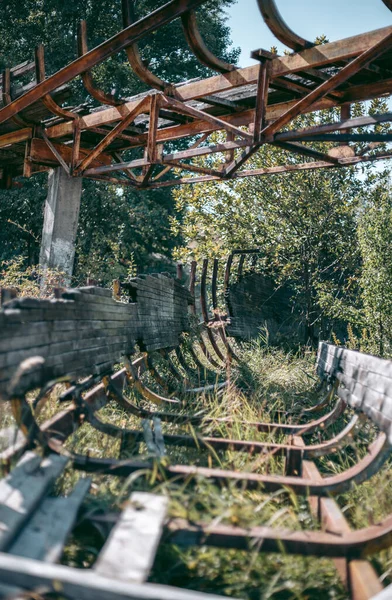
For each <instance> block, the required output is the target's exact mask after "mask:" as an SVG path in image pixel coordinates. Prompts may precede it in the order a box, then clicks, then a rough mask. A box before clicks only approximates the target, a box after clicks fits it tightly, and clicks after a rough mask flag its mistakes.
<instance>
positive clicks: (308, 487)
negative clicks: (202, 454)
mask: <svg viewBox="0 0 392 600" xmlns="http://www.w3.org/2000/svg"><path fill="white" fill-rule="evenodd" d="M390 454H391V446H390V444H389V443H388V442H387V440H386V435H385V434H384V433H381V434H380V435H379V436H378V438H377V439H376V440H375V441H374V442H373V444H372V445H371V446H370V448H369V452H368V453H367V454H366V456H365V457H364V458H362V459H361V460H360V461H359V462H358V463H357V464H356V465H355V466H353V467H350V468H349V469H347V470H345V471H343V472H342V473H339V474H338V475H332V476H328V477H324V478H322V479H321V480H320V481H314V480H313V479H309V478H304V477H292V476H273V475H258V474H255V473H240V472H238V471H226V470H223V469H213V468H207V467H193V466H187V465H172V466H169V467H163V465H161V470H162V473H163V474H164V476H165V477H166V478H168V479H171V478H175V479H176V480H187V481H189V479H191V478H192V477H196V478H197V477H205V478H207V479H209V480H210V481H212V482H214V483H216V484H225V483H232V484H234V485H238V486H239V487H242V488H246V489H260V488H262V489H263V490H264V491H266V492H274V491H277V490H279V489H281V488H282V487H288V488H290V489H292V490H293V492H294V493H296V494H299V495H308V494H310V495H312V496H319V497H325V496H329V495H335V494H341V493H344V492H346V491H348V490H349V489H351V488H352V486H353V485H358V484H360V483H363V482H365V481H368V480H369V479H370V478H371V477H372V476H373V475H374V474H375V473H377V471H378V470H379V469H380V468H381V467H382V466H383V464H384V463H385V462H386V461H387V460H388V458H389V457H390ZM72 461H73V465H74V467H75V468H76V469H81V470H83V471H86V472H99V473H102V474H104V473H110V474H111V475H117V476H128V475H130V474H131V473H134V472H135V471H138V470H140V469H147V470H148V469H150V468H151V466H152V465H151V463H149V462H144V461H133V460H123V461H119V460H113V459H106V458H102V459H100V458H92V457H89V456H82V455H79V454H73V455H72Z"/></svg>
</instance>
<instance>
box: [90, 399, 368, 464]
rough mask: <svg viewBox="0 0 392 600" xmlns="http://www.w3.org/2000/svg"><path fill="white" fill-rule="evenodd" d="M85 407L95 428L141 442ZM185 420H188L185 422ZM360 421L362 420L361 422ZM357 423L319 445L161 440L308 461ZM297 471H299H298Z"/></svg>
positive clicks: (337, 445) (338, 444)
mask: <svg viewBox="0 0 392 600" xmlns="http://www.w3.org/2000/svg"><path fill="white" fill-rule="evenodd" d="M84 410H86V413H87V414H86V419H87V420H88V422H89V423H90V425H92V426H93V427H94V428H95V429H97V430H98V431H101V432H102V433H105V434H106V435H109V436H112V437H116V438H124V437H132V438H133V439H134V440H135V441H142V439H143V433H142V432H141V431H140V430H131V429H123V428H121V427H118V426H116V425H112V424H111V423H104V422H102V421H101V420H100V419H99V418H98V417H96V415H95V414H94V411H92V410H91V408H89V407H86V406H85V407H84ZM154 416H156V415H154ZM187 423H189V421H188V422H187ZM362 424H363V422H362ZM359 425H361V422H360V417H359V416H358V415H354V416H353V417H352V418H351V420H350V422H349V423H348V424H347V425H346V427H345V428H344V429H343V430H342V431H341V432H340V433H338V434H337V435H336V436H334V437H333V438H330V439H328V440H327V441H325V442H322V443H320V444H313V445H309V446H306V445H305V446H303V447H297V446H293V445H290V444H277V443H272V442H258V441H242V440H236V439H231V438H230V439H227V438H223V437H219V438H218V437H210V436H204V435H201V434H198V433H196V434H195V436H190V435H184V434H166V433H165V434H163V441H164V443H165V445H167V446H179V447H184V448H195V449H205V450H208V449H209V448H213V449H214V450H220V451H230V452H245V453H247V454H248V455H249V456H255V455H258V454H263V455H266V457H267V458H268V455H270V456H271V457H272V456H284V457H286V458H287V456H288V455H289V454H290V455H293V454H296V455H297V456H298V459H299V460H309V459H314V458H320V457H321V456H326V455H328V454H330V453H333V452H336V451H338V450H341V449H342V448H344V447H345V446H347V445H350V444H351V443H352V440H353V434H354V432H356V431H357V430H358V428H359ZM299 474H300V473H299Z"/></svg>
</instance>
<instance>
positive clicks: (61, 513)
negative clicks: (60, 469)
mask: <svg viewBox="0 0 392 600" xmlns="http://www.w3.org/2000/svg"><path fill="white" fill-rule="evenodd" d="M90 485H91V480H90V479H89V478H86V479H79V481H78V483H77V484H76V486H75V488H74V490H73V491H72V493H71V494H70V495H69V496H68V497H66V498H61V497H59V498H46V499H45V500H44V501H43V502H42V504H41V505H40V506H39V507H38V508H37V509H36V511H35V512H34V514H33V516H32V518H31V519H30V521H29V522H28V523H27V525H26V526H25V527H24V528H23V530H22V532H21V533H20V534H19V536H18V537H17V538H16V540H15V541H14V542H13V544H12V545H11V547H10V548H9V550H8V552H9V554H13V555H15V556H23V557H25V558H35V559H37V560H42V561H45V562H50V563H54V562H57V561H58V560H59V559H60V557H61V554H62V552H63V549H64V544H65V542H66V540H67V537H68V535H69V534H70V532H71V530H72V527H73V525H74V523H75V520H76V517H77V514H78V510H79V508H80V505H81V504H82V502H83V500H84V497H85V496H86V494H87V492H88V490H89V489H90Z"/></svg>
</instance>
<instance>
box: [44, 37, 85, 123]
mask: <svg viewBox="0 0 392 600" xmlns="http://www.w3.org/2000/svg"><path fill="white" fill-rule="evenodd" d="M34 58H35V77H36V81H37V83H41V82H42V81H45V79H46V73H45V47H44V45H43V44H39V45H38V46H37V47H36V48H35V56H34ZM41 102H42V104H44V106H45V107H46V108H47V109H48V110H49V111H50V112H51V113H53V114H54V115H56V116H57V117H62V118H63V119H66V120H69V119H71V120H73V121H74V120H77V119H78V118H79V117H78V115H77V114H75V113H73V112H71V111H70V110H66V109H65V108H62V107H61V106H59V105H58V104H57V102H56V101H55V100H53V98H52V96H51V95H50V94H46V95H45V96H43V97H42V99H41Z"/></svg>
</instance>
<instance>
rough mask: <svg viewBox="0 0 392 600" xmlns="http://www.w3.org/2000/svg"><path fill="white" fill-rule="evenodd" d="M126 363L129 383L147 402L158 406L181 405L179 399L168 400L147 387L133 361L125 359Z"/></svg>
mask: <svg viewBox="0 0 392 600" xmlns="http://www.w3.org/2000/svg"><path fill="white" fill-rule="evenodd" d="M124 362H125V368H126V371H127V376H128V380H129V382H130V383H131V384H132V385H133V387H134V388H135V389H136V390H137V391H138V392H139V394H141V396H142V397H143V398H144V399H145V400H148V401H149V402H152V403H153V404H156V405H157V406H160V405H161V404H176V405H181V402H180V400H178V399H177V398H166V396H161V395H160V394H157V393H156V392H154V391H153V390H151V389H150V388H149V387H147V386H146V385H145V384H144V383H143V382H142V380H141V379H140V377H139V375H138V373H137V370H136V369H135V368H134V366H133V365H132V361H131V360H129V358H128V357H124Z"/></svg>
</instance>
